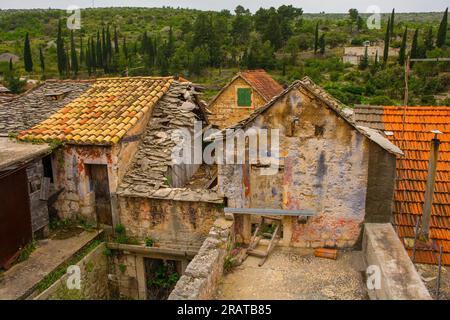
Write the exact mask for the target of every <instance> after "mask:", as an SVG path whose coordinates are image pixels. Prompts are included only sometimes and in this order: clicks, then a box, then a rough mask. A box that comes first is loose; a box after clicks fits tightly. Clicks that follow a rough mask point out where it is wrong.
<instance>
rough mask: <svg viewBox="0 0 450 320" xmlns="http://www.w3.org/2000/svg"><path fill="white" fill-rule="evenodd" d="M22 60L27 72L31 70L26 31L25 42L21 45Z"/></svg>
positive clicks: (31, 64)
mask: <svg viewBox="0 0 450 320" xmlns="http://www.w3.org/2000/svg"><path fill="white" fill-rule="evenodd" d="M23 62H24V64H25V70H26V71H27V72H32V71H33V58H32V57H31V47H30V37H29V35H28V32H27V33H26V35H25V43H24V46H23Z"/></svg>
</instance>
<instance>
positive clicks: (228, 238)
mask: <svg viewBox="0 0 450 320" xmlns="http://www.w3.org/2000/svg"><path fill="white" fill-rule="evenodd" d="M232 227H233V221H228V220H225V219H224V218H220V219H217V220H216V221H215V222H214V226H213V227H212V228H211V231H210V232H209V235H208V237H207V238H206V240H205V242H204V243H203V245H202V247H201V248H200V251H199V252H198V254H197V255H196V256H195V257H194V259H193V260H192V261H191V262H190V263H189V265H188V266H187V268H186V271H185V272H184V275H183V276H182V277H181V278H180V280H179V281H178V282H177V285H176V286H175V288H174V290H173V291H172V293H171V294H170V296H169V300H208V299H213V298H214V294H215V292H216V288H217V284H218V283H219V281H220V279H221V278H222V275H223V264H224V261H225V256H226V255H227V253H228V251H229V249H230V248H231V245H232V243H234V239H233V233H232Z"/></svg>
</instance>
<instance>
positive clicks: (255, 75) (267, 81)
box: [240, 69, 283, 101]
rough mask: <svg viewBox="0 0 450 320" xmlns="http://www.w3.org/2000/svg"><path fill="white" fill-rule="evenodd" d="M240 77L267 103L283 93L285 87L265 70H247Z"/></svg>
mask: <svg viewBox="0 0 450 320" xmlns="http://www.w3.org/2000/svg"><path fill="white" fill-rule="evenodd" d="M240 75H241V76H242V77H243V78H244V79H245V80H246V81H247V82H249V83H250V85H251V86H252V87H254V88H255V89H256V91H258V92H259V93H260V94H261V95H262V96H263V98H264V99H266V100H267V101H269V100H271V99H272V98H273V97H275V96H277V95H279V94H280V93H281V92H283V87H282V86H281V85H280V84H279V83H278V82H276V81H275V80H274V79H273V78H272V77H271V76H270V75H269V74H268V73H267V72H266V71H265V70H262V69H259V70H247V71H243V72H241V73H240Z"/></svg>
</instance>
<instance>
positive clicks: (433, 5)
mask: <svg viewBox="0 0 450 320" xmlns="http://www.w3.org/2000/svg"><path fill="white" fill-rule="evenodd" d="M93 3H94V4H95V7H111V6H117V7H124V6H129V7H162V6H171V7H183V8H195V9H202V10H222V9H229V10H233V9H234V8H235V7H236V6H237V5H239V4H243V5H244V6H245V7H246V8H249V9H250V10H252V11H253V12H254V11H256V10H257V9H258V8H259V7H271V6H274V7H278V6H280V5H282V4H292V5H293V6H295V7H300V8H303V10H304V11H305V12H321V11H325V12H347V11H348V9H350V8H357V9H358V10H359V11H360V12H366V9H367V8H368V7H369V6H371V5H377V6H378V7H380V8H381V11H382V12H388V11H391V10H392V8H393V6H395V8H396V11H397V12H432V11H443V10H445V8H446V7H447V6H449V5H450V0H428V1H426V0H297V1H292V0H258V1H255V0H245V1H244V0H15V1H13V0H0V9H29V8H49V7H51V8H61V9H65V8H67V7H68V6H69V5H77V6H79V7H81V8H85V7H92V4H93Z"/></svg>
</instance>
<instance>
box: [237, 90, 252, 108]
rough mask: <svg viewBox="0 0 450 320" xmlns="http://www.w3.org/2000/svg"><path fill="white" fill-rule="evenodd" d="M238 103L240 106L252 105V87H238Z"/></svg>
mask: <svg viewBox="0 0 450 320" xmlns="http://www.w3.org/2000/svg"><path fill="white" fill-rule="evenodd" d="M237 105H238V107H251V106H252V89H250V88H238V89H237Z"/></svg>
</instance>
